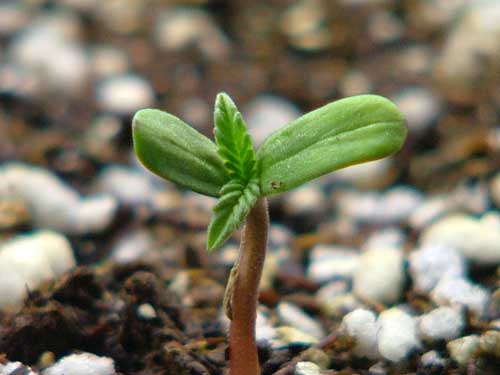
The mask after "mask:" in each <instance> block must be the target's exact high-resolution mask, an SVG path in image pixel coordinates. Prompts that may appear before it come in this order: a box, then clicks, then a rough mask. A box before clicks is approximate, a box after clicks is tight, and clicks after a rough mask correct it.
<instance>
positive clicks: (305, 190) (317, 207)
mask: <svg viewBox="0 0 500 375" xmlns="http://www.w3.org/2000/svg"><path fill="white" fill-rule="evenodd" d="M326 204H327V202H326V198H325V195H324V194H323V191H322V190H321V189H320V188H319V187H318V186H317V184H308V185H305V186H301V187H300V188H298V189H294V190H293V191H291V192H289V193H287V194H286V195H285V206H284V211H285V212H286V213H287V214H288V215H291V216H294V215H313V214H321V213H322V212H324V210H325V208H327V206H326Z"/></svg>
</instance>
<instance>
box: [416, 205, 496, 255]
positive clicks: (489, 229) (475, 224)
mask: <svg viewBox="0 0 500 375" xmlns="http://www.w3.org/2000/svg"><path fill="white" fill-rule="evenodd" d="M420 243H421V244H422V245H423V246H426V245H431V244H432V245H438V244H441V245H445V246H449V247H452V248H454V249H456V250H458V251H459V252H460V253H462V254H463V255H464V256H465V257H466V258H467V259H469V260H471V261H472V262H475V263H478V264H482V265H495V264H498V263H500V215H498V213H493V212H492V213H489V214H485V215H483V217H482V218H481V219H479V220H477V219H475V218H473V217H470V216H468V215H464V214H454V215H450V216H446V217H444V218H443V219H441V220H439V221H438V222H436V223H434V224H432V225H431V226H429V227H428V228H427V229H426V230H424V232H423V233H422V235H421V238H420Z"/></svg>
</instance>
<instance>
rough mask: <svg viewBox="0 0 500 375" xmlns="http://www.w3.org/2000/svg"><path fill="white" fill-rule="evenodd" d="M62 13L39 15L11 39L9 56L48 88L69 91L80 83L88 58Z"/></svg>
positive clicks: (72, 23)
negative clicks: (37, 77)
mask: <svg viewBox="0 0 500 375" xmlns="http://www.w3.org/2000/svg"><path fill="white" fill-rule="evenodd" d="M76 28H78V25H77V21H75V20H74V19H73V18H72V17H71V16H68V15H66V14H62V13H61V14H54V15H51V16H44V17H41V18H40V19H39V20H37V21H36V22H33V23H32V24H31V25H30V27H28V28H26V29H24V30H23V32H22V33H20V34H19V35H18V36H16V38H14V39H13V40H12V42H11V45H10V48H9V50H8V52H9V56H10V59H11V60H12V61H14V62H16V63H17V64H19V65H21V66H22V67H25V68H28V69H31V70H32V71H34V72H36V74H38V75H40V76H41V77H42V78H43V79H44V81H45V82H46V84H48V86H49V87H51V88H56V89H58V90H63V91H64V92H65V93H72V92H75V91H78V90H80V89H81V88H83V87H84V85H85V83H86V81H87V79H88V75H89V65H90V64H89V59H88V56H87V54H86V53H85V50H84V48H83V46H82V45H81V43H80V42H79V40H78V39H77V38H76V36H75V29H76Z"/></svg>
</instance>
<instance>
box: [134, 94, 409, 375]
mask: <svg viewBox="0 0 500 375" xmlns="http://www.w3.org/2000/svg"><path fill="white" fill-rule="evenodd" d="M214 122H215V130H214V134H215V144H214V143H213V142H212V141H211V140H210V139H208V138H207V137H205V136H203V135H202V134H200V133H198V132H197V131H196V130H194V129H193V128H192V127H190V126H189V125H187V124H186V123H184V122H183V121H181V120H180V119H178V118H177V117H174V116H172V115H170V114H168V113H165V112H162V111H159V110H155V109H144V110H141V111H139V112H137V113H136V115H135V117H134V120H133V138H134V149H135V152H136V154H137V156H138V157H139V159H140V160H141V162H142V163H143V164H144V165H145V166H146V167H147V168H148V169H150V170H151V171H152V172H154V173H156V174H157V175H159V176H161V177H163V178H165V179H167V180H170V181H173V182H175V183H177V184H179V185H182V186H184V187H187V188H189V189H191V190H194V191H196V192H199V193H201V194H205V195H209V196H213V197H217V198H218V199H219V200H218V202H217V204H216V206H215V208H214V212H213V216H212V219H211V222H210V225H209V228H208V240H207V248H208V250H210V251H211V250H214V249H216V248H218V247H220V246H221V245H222V244H223V243H224V242H225V241H226V240H227V239H228V238H229V237H230V236H231V234H232V233H233V232H234V231H235V230H236V229H238V228H239V227H240V225H241V224H242V223H243V222H244V221H245V220H246V223H245V226H244V232H243V237H242V240H241V244H240V253H239V258H238V261H237V263H236V264H235V265H234V267H233V269H232V270H231V274H230V277H229V280H228V285H227V288H226V294H225V298H224V309H225V312H226V314H227V315H228V317H229V318H230V319H231V328H230V338H229V341H230V373H231V374H232V375H257V374H259V373H260V368H259V361H258V357H257V349H256V344H255V332H254V331H255V318H256V309H257V299H258V285H259V281H260V276H261V271H262V266H263V263H264V258H265V253H266V244H267V231H268V225H269V218H268V211H267V203H266V197H267V196H270V195H273V194H278V193H282V192H285V191H288V190H290V189H293V188H294V187H296V186H299V185H301V184H303V183H305V182H307V181H310V180H312V179H314V178H317V177H319V176H322V175H324V174H326V173H329V172H332V171H334V170H336V169H339V168H343V167H346V166H349V165H353V164H357V163H361V162H365V161H370V160H375V159H378V158H382V157H385V156H388V155H390V154H393V153H394V152H396V151H398V150H399V149H400V147H401V145H402V144H403V142H404V139H405V137H406V128H405V126H404V120H403V117H402V115H401V113H400V112H399V111H398V109H397V108H396V106H395V105H394V104H393V103H391V102H390V101H389V100H387V99H385V98H383V97H380V96H376V95H360V96H355V97H351V98H346V99H342V100H339V101H335V102H332V103H330V104H327V105H325V106H323V107H321V108H319V109H317V110H315V111H312V112H310V113H307V114H306V115H304V116H302V117H300V118H299V119H297V120H295V121H293V122H292V123H290V124H288V125H286V126H285V127H283V128H282V129H280V130H278V131H277V132H275V133H274V134H272V135H271V136H270V137H269V138H267V140H265V141H264V143H263V144H262V146H261V147H260V148H259V150H258V151H257V152H255V151H254V148H253V145H252V141H251V139H250V137H249V135H248V133H247V130H246V127H245V122H244V121H243V118H242V116H241V114H240V112H238V109H237V108H236V106H235V104H234V103H233V101H232V100H231V99H230V98H229V96H228V95H226V94H224V93H221V94H219V95H218V96H217V99H216V102H215V114H214Z"/></svg>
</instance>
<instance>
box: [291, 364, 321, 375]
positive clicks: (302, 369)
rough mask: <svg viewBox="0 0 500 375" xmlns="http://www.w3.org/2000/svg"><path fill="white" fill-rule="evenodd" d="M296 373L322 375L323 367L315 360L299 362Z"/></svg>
mask: <svg viewBox="0 0 500 375" xmlns="http://www.w3.org/2000/svg"><path fill="white" fill-rule="evenodd" d="M295 375H321V368H320V367H319V366H318V365H317V364H315V363H313V362H298V363H297V364H296V365H295Z"/></svg>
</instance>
